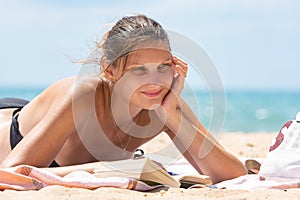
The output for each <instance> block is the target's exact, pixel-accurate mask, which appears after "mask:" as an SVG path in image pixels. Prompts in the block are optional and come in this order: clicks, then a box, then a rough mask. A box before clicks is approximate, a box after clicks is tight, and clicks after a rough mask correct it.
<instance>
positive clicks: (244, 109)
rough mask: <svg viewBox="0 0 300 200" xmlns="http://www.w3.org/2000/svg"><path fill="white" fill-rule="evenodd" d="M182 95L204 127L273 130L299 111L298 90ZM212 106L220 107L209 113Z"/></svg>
mask: <svg viewBox="0 0 300 200" xmlns="http://www.w3.org/2000/svg"><path fill="white" fill-rule="evenodd" d="M44 89H45V87H26V88H22V87H18V88H16V87H15V88H8V87H6V88H0V98H5V97H17V98H24V99H27V100H31V99H33V98H34V97H35V96H37V95H38V94H39V93H41V92H42V91H43V90H44ZM182 97H183V98H184V99H185V100H186V101H187V102H188V104H189V105H190V107H191V109H192V110H193V111H195V114H196V116H197V117H198V119H199V120H200V121H201V123H202V124H203V125H204V126H205V127H209V126H210V125H211V123H212V120H221V121H222V120H223V121H224V123H222V131H224V132H260V131H264V132H277V131H278V130H279V129H280V128H281V127H282V125H283V124H284V122H286V121H287V120H290V119H295V116H296V114H297V112H298V111H300V91H285V90H226V91H225V92H224V99H222V102H223V100H224V104H223V103H221V107H220V105H215V104H214V103H213V102H214V101H213V98H215V97H214V95H212V94H211V93H210V92H208V91H205V90H201V89H199V90H197V89H196V90H193V91H184V92H183V93H182ZM213 109H224V112H221V115H220V116H217V117H212V114H213Z"/></svg>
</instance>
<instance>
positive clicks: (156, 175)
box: [94, 158, 212, 187]
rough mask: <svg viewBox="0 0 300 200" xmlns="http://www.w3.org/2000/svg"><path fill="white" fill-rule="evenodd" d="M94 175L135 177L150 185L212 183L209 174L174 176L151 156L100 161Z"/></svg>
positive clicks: (177, 185) (184, 185)
mask: <svg viewBox="0 0 300 200" xmlns="http://www.w3.org/2000/svg"><path fill="white" fill-rule="evenodd" d="M94 175H95V176H96V177H101V178H104V177H126V178H135V179H138V180H140V181H143V182H145V183H147V184H149V185H155V184H162V185H166V186H170V187H180V186H181V187H189V186H191V185H194V184H203V185H211V184H212V181H211V179H210V177H209V176H205V175H201V174H195V175H184V176H180V175H176V176H172V175H170V173H169V172H167V171H166V170H165V169H164V167H163V166H162V165H161V164H160V163H158V162H155V161H153V160H151V159H149V158H138V159H127V160H118V161H106V162H100V166H99V167H97V168H96V169H95V170H94Z"/></svg>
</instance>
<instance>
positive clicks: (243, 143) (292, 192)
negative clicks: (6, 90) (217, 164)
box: [0, 133, 300, 200]
mask: <svg viewBox="0 0 300 200" xmlns="http://www.w3.org/2000/svg"><path fill="white" fill-rule="evenodd" d="M275 135H276V133H225V134H222V135H221V136H220V137H219V142H220V143H221V144H222V145H223V146H224V147H225V148H226V149H227V150H228V151H230V152H232V153H233V154H234V155H236V156H238V157H239V158H264V157H266V154H267V151H268V148H269V146H270V143H271V140H272V138H273V137H274V136H275ZM169 142H170V141H169V140H168V138H167V137H166V136H165V135H162V136H160V137H158V138H156V139H155V140H153V141H151V142H150V143H148V144H146V145H144V146H143V149H144V150H145V152H146V153H151V152H155V151H156V150H157V149H159V148H162V147H164V146H165V145H167V144H168V143H169ZM224 173H226V172H224ZM0 199H6V200H7V199H31V200H34V199H118V200H120V199H121V200H122V199H135V200H138V199H143V200H146V199H172V200H179V199H189V200H191V199H300V189H288V190H275V189H268V190H265V189H264V190H263V189H261V190H252V191H248V190H229V189H209V188H205V189H181V188H170V189H169V190H158V191H155V192H137V191H131V190H126V189H117V188H98V189H96V190H87V189H77V188H66V187H62V186H48V187H46V188H43V189H41V190H39V191H22V192H20V191H12V190H5V191H3V192H0Z"/></svg>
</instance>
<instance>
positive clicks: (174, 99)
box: [156, 56, 188, 130]
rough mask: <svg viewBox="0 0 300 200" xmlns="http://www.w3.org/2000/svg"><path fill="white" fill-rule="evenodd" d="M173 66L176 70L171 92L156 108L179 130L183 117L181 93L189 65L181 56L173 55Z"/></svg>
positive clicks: (164, 119)
mask: <svg viewBox="0 0 300 200" xmlns="http://www.w3.org/2000/svg"><path fill="white" fill-rule="evenodd" d="M171 68H172V69H173V70H174V72H175V73H174V74H175V75H174V80H173V83H172V86H171V88H170V91H169V93H168V94H167V95H166V97H165V98H164V101H163V102H162V104H161V106H160V107H159V108H158V109H157V110H156V112H157V114H158V116H159V117H160V118H161V120H162V121H164V122H165V125H166V126H167V127H168V128H170V129H173V130H174V129H175V130H177V128H178V127H176V125H177V126H178V125H179V122H180V118H181V114H182V113H181V106H180V105H181V102H180V94H181V92H182V90H183V88H184V80H185V77H186V75H187V71H188V65H187V63H185V62H184V61H182V60H180V59H179V58H177V57H175V56H173V57H172V65H171Z"/></svg>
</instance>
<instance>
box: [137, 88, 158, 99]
mask: <svg viewBox="0 0 300 200" xmlns="http://www.w3.org/2000/svg"><path fill="white" fill-rule="evenodd" d="M161 92H162V89H159V90H154V91H143V92H142V93H143V94H144V95H146V96H147V97H150V98H156V97H158V96H159V95H160V94H161Z"/></svg>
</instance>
